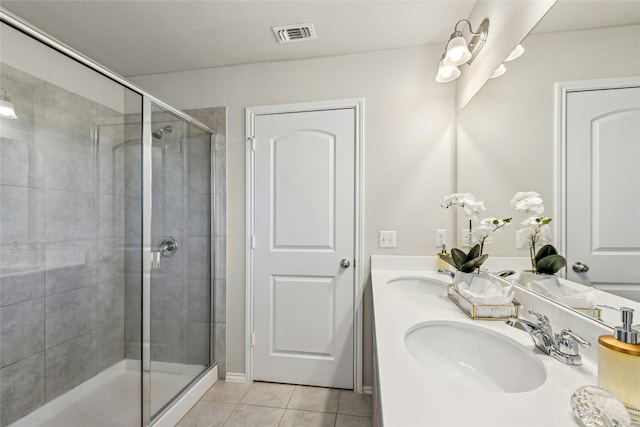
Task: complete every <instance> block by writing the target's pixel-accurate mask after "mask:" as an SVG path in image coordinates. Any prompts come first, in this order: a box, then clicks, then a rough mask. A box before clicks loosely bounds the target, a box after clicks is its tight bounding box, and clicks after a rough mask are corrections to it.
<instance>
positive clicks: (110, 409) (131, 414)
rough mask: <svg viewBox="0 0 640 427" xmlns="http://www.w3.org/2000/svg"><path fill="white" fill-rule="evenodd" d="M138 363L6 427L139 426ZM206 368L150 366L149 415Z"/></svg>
mask: <svg viewBox="0 0 640 427" xmlns="http://www.w3.org/2000/svg"><path fill="white" fill-rule="evenodd" d="M140 366H141V364H140V361H138V360H130V359H126V360H122V361H120V362H118V363H116V364H115V365H113V366H111V367H110V368H108V369H106V370H104V371H102V372H100V373H99V374H97V375H95V376H94V377H92V378H90V379H89V380H87V381H85V382H84V383H82V384H80V385H78V386H76V387H75V388H73V389H71V390H69V391H68V392H66V393H64V394H63V395H61V396H59V397H57V398H56V399H54V400H52V401H50V402H47V403H46V404H45V405H43V406H41V407H40V408H38V409H36V410H35V411H33V412H32V413H30V414H29V415H27V416H25V417H24V418H21V419H19V420H17V421H16V422H14V423H13V424H10V425H9V427H33V426H43V427H60V426H65V427H76V426H77V427H87V426H91V427H103V426H104V427H132V426H139V425H140V422H141V402H140V396H141V372H140ZM205 369H207V367H205V366H202V365H185V364H179V363H166V362H151V402H150V405H151V413H152V414H154V413H156V412H157V411H158V410H159V409H161V408H162V407H163V406H164V405H165V404H166V403H167V402H168V401H170V400H172V399H173V397H174V396H175V395H176V394H177V393H179V392H180V391H182V389H183V388H184V387H186V386H187V385H188V384H189V383H190V382H191V381H192V380H193V379H194V378H195V377H196V376H198V375H199V374H200V373H201V372H203V371H204V370H205Z"/></svg>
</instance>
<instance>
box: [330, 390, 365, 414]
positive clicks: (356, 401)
mask: <svg viewBox="0 0 640 427" xmlns="http://www.w3.org/2000/svg"><path fill="white" fill-rule="evenodd" d="M372 413H373V404H372V400H371V395H370V394H359V393H354V392H353V391H341V392H340V402H339V404H338V414H344V415H357V416H360V417H370V416H371V415H372Z"/></svg>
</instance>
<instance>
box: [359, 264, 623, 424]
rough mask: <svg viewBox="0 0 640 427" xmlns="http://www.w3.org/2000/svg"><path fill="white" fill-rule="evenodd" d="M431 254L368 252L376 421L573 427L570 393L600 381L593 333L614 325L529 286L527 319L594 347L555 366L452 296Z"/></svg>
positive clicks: (523, 294)
mask: <svg viewBox="0 0 640 427" xmlns="http://www.w3.org/2000/svg"><path fill="white" fill-rule="evenodd" d="M436 265H437V264H436V259H435V257H415V256H414V257H412V256H406V257H405V256H372V258H371V280H372V291H373V292H372V293H373V307H374V347H375V348H374V366H375V378H374V423H375V425H378V426H391V427H394V426H403V427H409V426H422V427H424V426H438V427H442V426H510V427H514V426H532V427H533V426H536V427H539V426H562V427H566V426H572V425H576V426H577V425H580V424H579V422H578V421H577V420H576V419H575V418H574V416H573V413H572V410H571V407H570V399H571V395H572V394H573V392H574V391H575V390H576V389H578V388H580V387H582V386H585V385H596V384H597V337H598V336H599V335H603V334H610V333H611V329H610V328H607V327H606V326H604V325H602V324H601V323H599V322H596V321H593V320H591V319H589V318H587V317H585V316H582V315H579V314H576V313H575V312H573V311H571V310H569V309H567V308H565V307H562V306H559V305H557V304H554V303H552V302H550V301H548V300H545V299H544V298H541V297H540V296H538V295H535V294H534V293H531V292H529V291H527V290H525V289H521V288H517V289H516V291H515V292H516V299H517V300H518V301H519V302H520V304H521V307H520V312H521V315H520V316H521V317H524V318H529V319H531V317H530V316H529V314H528V311H529V310H534V311H536V312H538V313H542V314H544V315H546V316H548V317H549V319H550V322H551V325H552V327H553V328H554V330H556V331H558V332H559V331H560V330H561V329H564V328H570V329H571V330H572V331H573V332H575V333H576V334H578V335H580V336H581V337H583V338H585V339H586V340H587V341H589V342H590V343H591V347H590V348H587V349H581V353H582V361H583V364H582V365H581V366H570V365H567V364H564V363H561V362H559V361H558V360H556V359H554V358H552V357H550V356H548V355H547V354H545V353H543V352H542V351H540V350H539V349H538V348H536V347H535V345H534V343H533V340H532V338H531V336H530V335H529V334H528V333H526V332H523V331H521V330H519V329H516V328H514V327H510V326H509V325H507V324H506V323H505V322H504V321H501V320H498V321H480V320H472V319H470V318H469V317H468V316H467V315H466V314H465V313H464V312H462V311H461V310H460V308H458V307H457V306H456V305H455V304H454V303H453V302H452V301H451V300H449V298H448V297H447V290H446V287H447V285H448V284H450V283H451V279H450V278H449V277H448V276H446V275H443V274H438V273H437V272H436V271H435V270H436Z"/></svg>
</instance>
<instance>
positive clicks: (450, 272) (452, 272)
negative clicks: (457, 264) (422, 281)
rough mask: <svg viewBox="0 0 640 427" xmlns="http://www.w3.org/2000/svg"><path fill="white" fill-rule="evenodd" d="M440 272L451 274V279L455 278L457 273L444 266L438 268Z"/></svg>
mask: <svg viewBox="0 0 640 427" xmlns="http://www.w3.org/2000/svg"><path fill="white" fill-rule="evenodd" d="M438 273H440V274H444V275H446V276H449V277H450V278H451V280H453V277H454V276H455V275H456V272H455V271H451V270H445V269H444V268H439V269H438Z"/></svg>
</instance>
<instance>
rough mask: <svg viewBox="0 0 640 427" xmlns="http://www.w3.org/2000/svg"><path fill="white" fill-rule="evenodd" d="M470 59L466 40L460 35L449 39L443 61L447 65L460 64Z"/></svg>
mask: <svg viewBox="0 0 640 427" xmlns="http://www.w3.org/2000/svg"><path fill="white" fill-rule="evenodd" d="M469 59H471V52H469V48H468V47H467V41H466V40H465V39H464V37H462V36H457V37H454V38H452V39H451V40H449V43H448V44H447V53H446V54H445V63H446V64H449V65H456V66H457V65H461V64H464V63H465V62H467V61H468V60H469Z"/></svg>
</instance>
